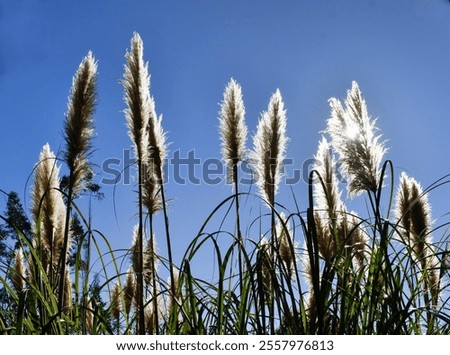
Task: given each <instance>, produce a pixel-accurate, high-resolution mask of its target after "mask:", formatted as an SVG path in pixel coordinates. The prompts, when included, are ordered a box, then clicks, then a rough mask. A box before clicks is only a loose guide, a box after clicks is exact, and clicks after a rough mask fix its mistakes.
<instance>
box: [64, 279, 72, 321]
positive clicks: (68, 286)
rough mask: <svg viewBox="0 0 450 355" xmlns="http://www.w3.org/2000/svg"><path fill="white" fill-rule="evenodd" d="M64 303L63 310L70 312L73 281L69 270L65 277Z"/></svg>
mask: <svg viewBox="0 0 450 355" xmlns="http://www.w3.org/2000/svg"><path fill="white" fill-rule="evenodd" d="M63 299H64V304H63V310H64V312H66V313H68V312H69V311H70V309H71V308H72V281H71V280H70V276H69V272H68V271H66V274H65V277H64V295H63Z"/></svg>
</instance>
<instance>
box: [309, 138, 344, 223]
mask: <svg viewBox="0 0 450 355" xmlns="http://www.w3.org/2000/svg"><path fill="white" fill-rule="evenodd" d="M335 166H336V161H335V159H334V157H333V154H332V151H331V147H330V145H329V143H328V141H327V140H326V138H325V137H322V140H321V141H320V142H319V147H318V148H317V154H316V156H315V160H314V165H313V170H316V171H317V172H318V174H319V175H320V177H321V179H322V182H323V185H322V183H321V181H320V179H319V178H316V179H315V180H314V201H315V205H316V211H317V213H319V214H320V215H323V217H324V218H325V216H326V217H327V218H326V219H330V220H334V221H335V220H336V218H337V214H338V211H340V210H341V209H342V207H343V202H342V201H341V192H340V190H339V182H338V179H337V176H336V172H335Z"/></svg>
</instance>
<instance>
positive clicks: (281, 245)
mask: <svg viewBox="0 0 450 355" xmlns="http://www.w3.org/2000/svg"><path fill="white" fill-rule="evenodd" d="M276 237H277V239H278V241H277V243H276V245H277V246H278V252H279V255H280V259H281V261H282V262H283V264H284V267H285V269H286V271H287V272H288V276H289V277H290V278H293V277H294V276H295V267H296V263H297V255H296V251H295V250H296V249H297V248H298V243H297V242H296V241H295V240H294V239H293V230H292V229H290V228H288V221H287V219H286V216H285V215H284V213H281V214H280V221H279V222H278V223H277V226H276Z"/></svg>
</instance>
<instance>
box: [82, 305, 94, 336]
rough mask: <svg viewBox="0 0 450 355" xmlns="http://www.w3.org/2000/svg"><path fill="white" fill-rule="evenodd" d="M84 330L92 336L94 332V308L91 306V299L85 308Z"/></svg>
mask: <svg viewBox="0 0 450 355" xmlns="http://www.w3.org/2000/svg"><path fill="white" fill-rule="evenodd" d="M84 322H85V325H86V330H87V331H88V332H89V333H91V334H92V331H93V330H94V306H93V304H92V299H89V301H88V303H87V306H86V317H85V319H84Z"/></svg>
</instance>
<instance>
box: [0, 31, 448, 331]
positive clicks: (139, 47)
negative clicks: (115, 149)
mask: <svg viewBox="0 0 450 355" xmlns="http://www.w3.org/2000/svg"><path fill="white" fill-rule="evenodd" d="M125 60H126V63H125V66H124V75H123V80H122V85H123V89H124V100H125V104H126V108H125V111H124V114H125V119H126V123H127V127H128V133H129V136H130V139H131V141H132V144H133V148H134V158H135V161H134V165H135V167H136V174H137V179H136V181H137V191H136V194H137V199H136V201H137V206H136V208H137V213H136V216H137V217H136V219H137V223H136V227H135V229H134V230H133V233H132V236H131V238H130V240H131V247H130V248H129V249H128V250H114V249H113V248H112V247H111V245H110V242H109V240H108V237H107V236H106V235H103V234H102V233H101V231H98V230H96V229H95V228H94V227H93V225H92V218H91V215H90V212H89V211H87V217H86V213H85V211H83V210H82V209H81V208H80V207H79V206H77V204H76V198H77V197H78V196H80V195H81V194H83V193H90V194H91V196H92V195H94V194H95V193H98V189H99V186H97V187H95V186H96V185H95V184H94V183H93V181H92V179H93V177H92V176H93V174H92V168H91V165H90V163H89V161H88V160H89V159H90V155H91V150H92V142H91V138H92V136H93V114H94V108H95V100H96V90H95V86H96V75H97V74H96V71H97V63H96V61H95V60H94V57H93V55H92V53H90V52H89V54H88V55H87V56H86V58H84V60H83V61H82V63H81V64H80V67H79V68H78V70H77V72H76V74H75V77H74V80H73V86H72V90H71V94H70V98H69V104H68V111H67V115H66V120H65V121H64V132H65V133H64V139H65V143H66V149H65V150H64V152H63V154H62V155H61V156H60V157H58V156H57V155H55V154H54V153H53V152H52V151H51V149H50V146H49V145H48V144H46V145H44V147H43V149H42V152H41V154H40V156H39V161H38V163H37V164H36V166H35V168H34V171H33V172H34V174H33V178H34V184H33V189H32V206H31V214H30V215H31V217H30V220H28V214H27V213H26V212H25V211H24V209H23V208H22V206H21V204H20V201H19V200H18V198H17V195H16V194H14V193H9V194H7V193H5V195H6V196H7V197H8V201H9V202H10V203H9V202H8V206H7V210H6V211H5V214H4V215H0V218H1V220H2V226H1V228H0V232H1V236H2V239H0V242H1V243H0V256H1V259H0V282H1V285H2V286H1V288H0V291H1V292H0V306H1V307H0V333H2V334H450V314H449V312H450V309H449V300H450V297H449V296H450V293H449V282H448V280H449V279H448V270H449V268H450V261H449V260H450V242H449V241H448V230H449V223H443V224H441V225H439V226H437V227H434V228H433V223H432V216H431V208H430V204H429V201H428V194H429V193H430V192H432V191H433V190H435V189H438V188H439V189H443V188H445V187H446V186H448V183H449V182H450V178H449V177H450V175H447V176H445V177H443V178H441V179H440V180H438V181H436V183H434V184H433V185H431V186H430V187H428V188H423V187H422V186H421V184H420V183H419V182H418V181H416V180H415V179H414V178H412V177H409V176H408V175H406V174H405V173H403V172H402V173H401V174H400V179H399V183H398V184H397V187H396V182H395V181H396V179H395V172H394V169H393V164H392V162H391V161H389V160H385V158H384V155H385V153H386V151H387V148H386V147H385V143H384V142H382V141H381V136H380V134H379V133H378V129H377V127H376V121H375V120H373V119H372V118H371V117H370V115H369V113H368V109H367V105H366V102H365V99H364V98H363V96H362V93H361V91H360V89H359V86H358V84H357V83H355V82H353V83H352V86H351V89H350V90H349V91H348V92H347V97H346V98H345V100H344V103H341V101H340V100H339V99H336V98H332V99H330V107H331V113H330V117H329V119H328V121H327V127H326V129H325V131H324V132H323V137H322V138H321V140H320V141H319V145H318V149H317V153H316V155H315V162H314V165H313V168H312V170H311V172H310V174H309V180H308V182H307V184H308V195H307V196H306V198H305V199H304V200H305V201H306V203H305V205H304V210H302V209H300V207H297V208H296V209H295V210H293V211H289V210H288V209H287V208H285V207H284V205H283V204H282V201H281V199H280V198H279V197H277V196H278V195H277V193H278V191H279V190H280V189H281V188H282V177H283V161H284V159H285V156H286V147H287V142H288V138H287V118H286V109H285V107H284V103H283V99H282V96H281V93H280V91H279V90H276V91H275V93H274V94H273V95H272V97H271V98H270V101H269V105H268V108H267V111H264V112H263V113H262V114H261V117H260V120H259V122H258V125H257V127H256V133H255V134H254V136H253V150H252V151H249V150H248V149H247V146H246V144H247V133H248V128H247V126H246V123H245V106H244V100H243V96H242V88H241V86H240V85H239V84H238V82H237V81H235V80H234V79H231V80H230V82H229V83H228V84H227V86H226V88H225V91H224V94H223V100H222V103H221V108H220V112H219V133H220V139H221V143H222V158H223V160H224V162H225V163H226V166H227V168H228V171H227V176H228V182H229V183H230V184H231V186H232V191H231V193H230V195H229V196H228V197H226V198H225V199H224V200H222V201H218V203H217V205H216V207H215V208H214V209H213V210H212V211H211V212H210V214H209V215H208V216H207V217H206V219H205V220H204V221H203V222H202V223H200V225H199V231H198V233H197V234H196V235H193V236H192V238H191V240H190V243H189V246H188V248H187V249H186V250H185V252H184V256H183V258H182V259H181V260H180V261H179V262H176V261H175V260H173V256H172V244H173V243H172V242H173V241H172V235H171V234H170V230H169V214H168V211H167V199H166V196H165V185H164V183H165V179H164V174H163V172H164V163H165V160H166V156H167V143H166V139H167V137H166V133H165V132H164V130H163V127H162V116H158V115H157V114H156V109H155V100H154V98H153V97H152V96H151V94H150V75H149V72H148V64H146V63H145V62H144V56H143V41H142V39H141V37H140V36H139V34H137V33H135V34H134V35H133V37H132V39H131V44H130V50H129V52H127V53H126V56H125ZM243 163H245V164H248V166H250V167H251V169H252V173H253V182H254V184H255V185H256V186H257V188H258V192H257V193H253V192H252V190H251V189H250V190H246V189H244V187H243V186H242V185H241V180H240V179H239V169H238V167H239V165H240V164H243ZM59 164H62V165H61V166H60V165H59ZM63 166H64V167H65V168H67V171H68V172H69V175H68V176H65V177H61V176H60V172H61V170H60V169H61V168H62V167H63ZM338 166H339V167H340V168H339V169H338ZM341 177H344V178H345V181H343V180H342V179H341ZM345 182H347V183H346V184H345ZM344 187H346V189H347V191H346V192H347V194H348V196H350V197H351V198H352V199H364V201H365V203H366V209H365V210H364V211H363V213H364V216H362V214H361V212H360V211H359V213H357V212H355V211H351V210H350V208H349V207H348V205H349V203H348V201H345V200H344V199H343V198H342V194H343V188H344ZM292 198H293V200H294V201H295V202H296V201H297V198H296V194H295V191H293V192H292ZM244 200H245V204H243V203H242V201H244ZM193 203H195V201H193ZM300 205H301V204H297V202H296V206H300ZM263 206H264V207H263ZM254 211H259V212H258V213H257V214H256V215H254ZM158 212H159V213H161V214H162V224H163V226H164V231H165V242H166V246H167V247H166V250H167V255H161V253H160V252H159V251H158V248H157V244H158V243H157V242H156V237H155V225H154V224H155V223H157V219H156V217H157V214H158ZM252 213H253V214H252ZM217 223H218V225H217ZM438 236H441V237H440V238H439V239H437V240H436V239H435V238H438ZM6 237H8V238H11V241H9V242H8V243H5V242H4V240H3V239H4V238H6ZM211 254H212V255H213V257H212V258H211V261H208V263H209V264H208V265H207V268H205V267H204V262H205V261H204V259H205V255H211ZM199 266H200V268H202V269H203V270H201V272H199V270H198V269H199ZM123 270H124V271H123ZM208 270H212V271H211V274H210V275H205V272H206V271H208ZM167 275H168V279H167Z"/></svg>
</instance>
